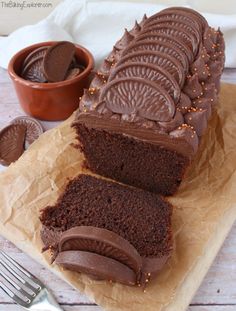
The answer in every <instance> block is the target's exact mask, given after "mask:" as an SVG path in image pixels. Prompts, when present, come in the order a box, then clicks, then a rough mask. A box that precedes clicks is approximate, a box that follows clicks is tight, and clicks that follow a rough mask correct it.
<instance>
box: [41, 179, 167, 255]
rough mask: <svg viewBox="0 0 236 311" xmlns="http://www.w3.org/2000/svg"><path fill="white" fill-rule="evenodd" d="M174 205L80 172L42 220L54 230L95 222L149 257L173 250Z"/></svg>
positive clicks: (139, 191)
mask: <svg viewBox="0 0 236 311" xmlns="http://www.w3.org/2000/svg"><path fill="white" fill-rule="evenodd" d="M171 214H172V208H171V205H170V204H169V203H168V202H166V201H165V200H163V199H162V198H161V197H160V196H158V195H156V194H154V193H150V192H146V191H143V190H141V189H135V188H131V187H126V186H124V185H121V184H118V183H114V182H111V181H107V180H104V179H98V178H95V177H92V176H89V175H80V176H79V177H78V178H76V179H74V180H72V181H70V182H69V184H68V185H67V187H66V189H65V191H64V193H63V194H62V195H61V196H60V198H59V199H58V201H57V203H56V204H55V205H54V206H48V207H46V208H45V209H43V210H42V213H41V216H40V220H41V222H42V224H43V225H44V226H45V227H46V228H47V229H50V230H53V231H54V230H56V231H62V232H63V231H66V230H68V229H70V228H73V227H75V226H94V227H98V228H104V229H107V230H110V231H113V232H115V233H117V234H118V235H120V236H121V237H123V238H124V239H126V240H128V241H129V242H130V243H131V244H132V245H133V246H134V247H135V248H136V249H137V251H138V252H139V253H140V255H141V256H146V257H149V256H150V257H156V256H157V257H161V256H163V255H167V254H169V253H170V250H171Z"/></svg>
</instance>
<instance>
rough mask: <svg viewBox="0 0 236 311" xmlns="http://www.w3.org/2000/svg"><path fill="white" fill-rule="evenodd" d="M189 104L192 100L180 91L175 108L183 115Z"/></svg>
mask: <svg viewBox="0 0 236 311" xmlns="http://www.w3.org/2000/svg"><path fill="white" fill-rule="evenodd" d="M191 105H192V102H191V99H190V98H189V96H188V95H186V94H185V93H183V92H181V94H180V99H179V102H178V103H177V110H179V111H180V112H181V113H182V115H184V114H185V113H187V111H188V110H189V109H190V107H191Z"/></svg>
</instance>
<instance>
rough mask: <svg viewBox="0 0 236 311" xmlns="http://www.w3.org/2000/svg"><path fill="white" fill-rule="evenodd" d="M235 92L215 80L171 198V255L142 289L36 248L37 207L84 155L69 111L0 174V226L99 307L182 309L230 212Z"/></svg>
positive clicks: (235, 155)
mask: <svg viewBox="0 0 236 311" xmlns="http://www.w3.org/2000/svg"><path fill="white" fill-rule="evenodd" d="M235 94H236V86H233V85H222V91H221V96H220V104H219V106H218V109H217V113H216V114H215V116H214V117H213V119H212V120H211V122H210V126H209V130H208V132H207V134H206V135H205V136H204V137H203V140H202V144H201V147H200V151H199V153H198V156H197V158H196V160H195V163H194V164H193V165H192V168H191V169H190V170H189V172H188V175H187V178H186V180H185V181H184V182H183V184H182V185H181V188H180V190H179V191H178V193H177V194H176V195H175V196H174V197H172V198H170V201H171V202H172V203H173V204H174V206H175V208H174V215H173V230H174V244H175V250H174V255H173V257H172V259H171V260H170V261H169V263H168V264H167V265H166V267H165V268H164V269H163V271H162V272H161V274H160V275H159V277H157V279H156V280H155V281H154V282H153V283H150V285H149V286H148V288H147V289H146V292H143V291H142V290H141V289H140V288H132V287H125V286H123V285H120V284H110V283H107V282H103V281H94V280H90V279H89V278H88V277H87V276H85V275H80V274H77V273H71V272H69V271H63V270H60V269H59V268H58V267H56V266H55V265H52V266H49V264H48V262H49V255H48V254H44V255H43V254H41V247H42V244H41V240H40V235H39V232H40V226H41V224H40V222H39V219H38V215H39V210H40V209H41V208H43V207H44V206H46V205H48V204H53V203H54V202H55V200H56V199H57V197H58V195H59V193H61V192H62V191H63V189H64V187H65V184H66V182H67V180H68V178H72V177H74V176H76V175H78V174H79V173H81V172H82V168H81V162H82V160H83V157H82V155H81V154H79V153H78V151H77V150H75V149H74V148H73V147H72V146H71V143H73V142H75V133H74V132H73V130H72V129H71V128H70V122H71V119H69V120H67V121H66V122H64V123H63V124H62V125H61V126H59V127H57V128H55V129H52V130H50V131H48V132H46V133H45V134H43V135H42V136H41V137H40V138H39V139H38V141H36V142H35V143H34V144H33V145H32V146H31V147H30V149H29V150H28V151H27V152H26V153H25V154H24V155H23V156H22V157H21V158H20V159H19V160H18V161H17V162H16V163H15V164H13V165H11V166H10V167H9V168H8V169H7V170H6V171H5V172H3V173H1V174H0V234H1V235H3V236H5V237H6V238H7V239H9V240H11V241H12V242H13V243H14V244H16V245H17V246H18V247H19V248H21V249H22V250H24V251H25V252H27V253H28V254H29V255H30V256H32V257H33V258H35V259H36V260H37V261H39V262H41V263H43V264H44V265H46V266H48V267H49V268H50V269H51V270H52V271H53V272H55V273H57V274H58V275H59V276H60V277H62V278H63V279H65V280H66V281H67V282H69V283H70V284H71V285H73V286H74V287H75V288H78V289H79V290H80V291H82V292H85V293H86V294H87V295H88V296H89V297H90V298H92V299H93V300H94V301H95V302H96V303H98V304H100V305H101V306H103V307H104V308H105V309H106V310H116V311H118V310H122V311H123V310H130V311H131V310H133V311H134V310H135V311H139V310H140V311H141V310H142V311H143V310H145V311H154V310H155V311H164V310H165V311H166V310H168V311H182V310H185V309H186V307H187V306H188V304H189V302H190V300H191V298H192V296H193V295H194V292H195V290H196V289H197V287H198V286H199V285H200V282H201V281H202V279H203V277H204V275H205V273H206V272H207V269H208V268H209V266H210V264H211V262H212V261H213V259H214V257H215V255H216V253H217V251H218V250H219V248H220V246H221V244H222V243H223V241H224V239H225V237H226V235H227V233H228V232H229V230H230V228H231V226H232V224H233V222H234V220H235V219H236V188H235V186H236V99H235ZM72 118H73V116H72Z"/></svg>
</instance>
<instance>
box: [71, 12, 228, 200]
mask: <svg viewBox="0 0 236 311" xmlns="http://www.w3.org/2000/svg"><path fill="white" fill-rule="evenodd" d="M224 48H225V46H224V39H223V35H222V33H221V31H220V30H219V29H218V30H215V29H213V28H211V27H210V26H209V25H208V23H207V21H206V20H205V18H204V17H203V16H201V15H200V14H199V13H198V12H196V11H194V10H191V9H187V8H181V7H172V8H168V9H165V10H163V11H161V12H159V13H157V14H155V15H153V16H151V17H149V18H147V17H146V16H144V18H143V20H142V22H141V23H140V24H138V23H137V22H136V24H135V26H134V28H133V29H132V30H131V31H127V30H126V31H125V33H124V36H123V37H122V38H121V39H120V40H119V41H118V42H117V43H116V44H115V46H114V47H113V50H112V52H111V53H110V54H109V55H108V57H107V58H106V59H105V60H104V62H103V63H102V65H101V67H100V68H99V70H98V71H97V73H96V75H95V77H94V79H93V81H92V83H91V86H90V88H89V89H88V90H85V92H84V95H83V97H82V99H81V102H80V108H79V110H78V113H77V115H76V119H75V120H74V122H73V125H72V126H73V127H74V129H75V130H76V133H77V138H78V148H79V149H81V150H82V152H83V153H84V155H85V165H86V167H88V168H89V169H90V170H92V171H93V172H95V173H97V174H100V175H103V176H105V177H109V178H111V179H114V180H117V181H120V182H122V183H125V184H129V185H132V186H135V187H139V188H143V189H146V190H149V191H152V192H156V193H161V194H163V195H172V194H173V193H175V192H176V190H177V189H178V187H179V185H180V183H181V181H182V179H183V178H184V174H185V172H186V169H187V167H188V166H189V165H190V163H191V162H192V159H193V158H194V156H195V154H196V152H197V150H198V145H199V142H200V139H201V136H202V135H203V134H204V132H205V130H206V128H207V125H208V120H209V119H210V117H211V115H212V112H213V111H214V107H215V105H216V103H217V100H218V93H219V88H220V77H221V73H222V70H223V67H224V59H225V56H224Z"/></svg>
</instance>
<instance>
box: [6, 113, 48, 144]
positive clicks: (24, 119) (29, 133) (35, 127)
mask: <svg viewBox="0 0 236 311" xmlns="http://www.w3.org/2000/svg"><path fill="white" fill-rule="evenodd" d="M11 124H20V125H24V126H25V127H26V136H25V147H26V149H27V147H28V145H31V144H32V143H33V142H34V141H35V140H36V139H38V137H39V136H40V135H41V134H43V127H42V125H41V124H40V123H39V122H38V121H37V120H35V119H33V118H30V117H28V116H21V117H17V118H15V119H14V120H12V122H11Z"/></svg>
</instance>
